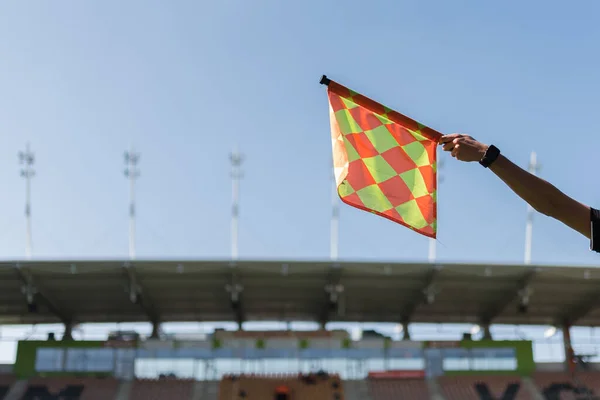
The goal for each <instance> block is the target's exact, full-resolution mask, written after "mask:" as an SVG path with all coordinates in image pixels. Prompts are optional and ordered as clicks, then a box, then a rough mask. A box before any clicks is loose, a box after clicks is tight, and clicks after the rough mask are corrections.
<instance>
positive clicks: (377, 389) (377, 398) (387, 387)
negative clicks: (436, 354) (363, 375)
mask: <svg viewBox="0 0 600 400" xmlns="http://www.w3.org/2000/svg"><path fill="white" fill-rule="evenodd" d="M369 391H370V393H371V397H372V399H373V400H391V399H429V398H430V394H429V390H428V389H427V385H426V383H425V380H424V379H379V378H369Z"/></svg>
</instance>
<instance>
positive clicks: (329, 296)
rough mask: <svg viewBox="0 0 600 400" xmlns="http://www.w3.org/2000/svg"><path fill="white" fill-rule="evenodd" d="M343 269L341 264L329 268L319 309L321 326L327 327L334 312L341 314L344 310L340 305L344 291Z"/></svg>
mask: <svg viewBox="0 0 600 400" xmlns="http://www.w3.org/2000/svg"><path fill="white" fill-rule="evenodd" d="M341 277H342V269H341V267H340V266H339V264H335V265H333V266H331V267H330V268H329V271H328V272H327V278H326V279H325V284H324V286H323V303H322V304H321V310H319V315H320V316H319V320H318V321H317V322H318V323H319V326H323V328H324V327H325V325H326V324H327V322H329V320H330V319H331V315H332V314H333V313H337V314H339V313H340V312H341V311H342V308H341V307H340V302H341V299H340V297H341V295H342V293H343V292H344V286H343V285H342V284H341Z"/></svg>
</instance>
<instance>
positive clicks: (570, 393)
mask: <svg viewBox="0 0 600 400" xmlns="http://www.w3.org/2000/svg"><path fill="white" fill-rule="evenodd" d="M534 382H535V384H536V386H537V387H538V389H539V390H540V392H541V393H542V395H544V396H545V397H546V398H556V399H560V400H579V399H587V398H591V399H595V398H597V397H594V395H595V396H598V394H599V393H600V373H598V372H577V373H576V375H575V378H574V379H573V378H572V377H571V376H570V375H569V374H567V373H565V372H538V373H536V374H535V376H534Z"/></svg>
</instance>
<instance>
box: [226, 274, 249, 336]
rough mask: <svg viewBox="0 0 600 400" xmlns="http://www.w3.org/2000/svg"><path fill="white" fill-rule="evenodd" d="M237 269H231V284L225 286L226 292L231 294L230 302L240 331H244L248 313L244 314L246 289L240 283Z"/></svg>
mask: <svg viewBox="0 0 600 400" xmlns="http://www.w3.org/2000/svg"><path fill="white" fill-rule="evenodd" d="M236 268H237V267H235V266H233V267H231V274H230V276H229V284H227V285H226V286H225V290H226V291H227V292H228V293H229V301H230V304H231V310H232V311H233V316H234V318H235V322H236V323H237V324H238V329H239V330H242V324H243V323H244V321H245V320H246V313H245V312H244V303H243V301H242V299H243V295H242V292H243V291H244V287H243V286H242V285H241V284H240V283H239V279H238V277H237V273H236V271H235V269H236Z"/></svg>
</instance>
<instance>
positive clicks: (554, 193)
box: [440, 134, 591, 239]
mask: <svg viewBox="0 0 600 400" xmlns="http://www.w3.org/2000/svg"><path fill="white" fill-rule="evenodd" d="M440 142H441V143H442V144H443V149H444V150H445V151H449V152H451V154H452V157H454V158H456V159H458V160H460V161H466V162H472V161H480V160H481V159H482V158H483V156H484V155H485V152H486V151H487V149H488V146H487V145H485V144H483V143H481V142H478V141H477V140H475V139H473V138H472V137H470V136H467V135H461V134H452V135H446V136H443V137H442V139H441V140H440ZM490 170H491V171H492V172H493V173H494V174H495V175H496V176H498V177H499V178H500V179H501V180H502V181H503V182H504V183H505V184H506V185H507V186H508V187H510V188H511V189H512V191H513V192H515V193H516V194H517V195H518V196H519V197H521V198H522V199H523V200H525V201H526V202H527V203H529V204H530V205H531V206H532V207H533V208H534V209H535V210H536V211H538V212H540V213H542V214H545V215H548V216H550V217H552V218H555V219H557V220H559V221H561V222H562V223H564V224H565V225H567V226H569V227H570V228H572V229H574V230H576V231H577V232H579V233H581V234H582V235H584V236H585V237H587V238H588V239H590V238H591V224H590V215H591V209H590V207H589V206H586V205H584V204H581V203H580V202H578V201H576V200H574V199H572V198H571V197H569V196H567V195H566V194H564V193H563V192H561V191H560V190H559V189H557V188H556V187H555V186H554V185H552V184H550V183H549V182H547V181H545V180H544V179H541V178H539V177H537V176H535V175H534V174H532V173H530V172H528V171H526V170H524V169H522V168H520V167H519V166H517V165H516V164H514V163H513V162H512V161H510V160H509V159H508V158H507V157H505V156H503V155H500V156H498V158H497V159H496V161H495V162H493V163H492V165H491V166H490Z"/></svg>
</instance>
